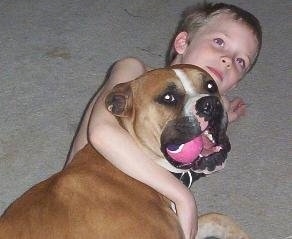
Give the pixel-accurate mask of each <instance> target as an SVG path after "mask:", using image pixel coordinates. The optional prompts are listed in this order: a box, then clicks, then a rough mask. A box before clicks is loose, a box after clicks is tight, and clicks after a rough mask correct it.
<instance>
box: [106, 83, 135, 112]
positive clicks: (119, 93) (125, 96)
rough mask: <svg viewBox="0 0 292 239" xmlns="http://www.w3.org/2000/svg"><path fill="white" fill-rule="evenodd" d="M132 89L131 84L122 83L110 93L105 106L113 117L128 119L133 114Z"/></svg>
mask: <svg viewBox="0 0 292 239" xmlns="http://www.w3.org/2000/svg"><path fill="white" fill-rule="evenodd" d="M132 94H133V93H132V88H131V86H130V83H129V82H126V83H120V84H118V85H116V86H114V88H113V89H112V90H111V91H110V93H109V94H108V95H107V97H106V99H105V105H106V107H107V109H108V111H110V112H111V113H112V114H113V115H115V116H118V117H127V116H129V115H130V114H131V112H132V106H133V102H132V98H133V97H132Z"/></svg>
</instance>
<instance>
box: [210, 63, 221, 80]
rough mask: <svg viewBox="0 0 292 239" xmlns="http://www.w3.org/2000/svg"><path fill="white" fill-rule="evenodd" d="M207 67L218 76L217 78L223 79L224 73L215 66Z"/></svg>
mask: <svg viewBox="0 0 292 239" xmlns="http://www.w3.org/2000/svg"><path fill="white" fill-rule="evenodd" d="M207 68H208V69H209V71H210V72H211V73H212V74H213V75H215V76H216V78H218V79H219V80H220V81H223V74H222V73H221V72H220V71H218V70H216V69H215V68H213V67H211V66H207Z"/></svg>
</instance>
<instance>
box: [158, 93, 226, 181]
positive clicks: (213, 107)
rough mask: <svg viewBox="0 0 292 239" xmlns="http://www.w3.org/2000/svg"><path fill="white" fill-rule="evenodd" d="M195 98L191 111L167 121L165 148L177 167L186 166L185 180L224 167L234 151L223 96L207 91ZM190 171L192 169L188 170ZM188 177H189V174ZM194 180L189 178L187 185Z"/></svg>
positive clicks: (162, 148) (162, 139)
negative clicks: (228, 135) (227, 130)
mask: <svg viewBox="0 0 292 239" xmlns="http://www.w3.org/2000/svg"><path fill="white" fill-rule="evenodd" d="M195 98H196V99H195V100H193V101H192V100H191V102H192V103H189V104H188V105H192V107H190V106H188V107H187V108H188V109H187V110H186V109H185V111H187V112H185V113H186V114H187V115H185V116H183V117H180V118H177V119H175V120H172V121H170V122H168V123H167V125H166V127H165V129H164V131H163V133H162V135H161V150H162V152H163V153H164V156H165V158H166V159H167V160H168V161H169V163H171V164H172V165H173V166H174V167H176V168H178V169H182V170H184V171H182V173H183V175H176V176H178V177H183V178H182V179H181V180H182V181H191V183H192V181H193V180H194V179H198V178H199V177H200V176H203V175H205V174H210V173H212V172H214V171H217V170H219V168H220V169H221V168H222V167H224V161H225V159H226V158H227V153H228V152H229V151H230V143H229V139H228V137H227V135H226V127H227V116H226V113H225V111H224V109H223V105H222V104H221V101H220V99H219V97H217V96H213V95H205V96H203V97H200V98H199V97H195ZM186 171H189V172H186ZM186 177H187V178H186ZM191 183H189V182H185V184H186V185H187V186H190V185H191Z"/></svg>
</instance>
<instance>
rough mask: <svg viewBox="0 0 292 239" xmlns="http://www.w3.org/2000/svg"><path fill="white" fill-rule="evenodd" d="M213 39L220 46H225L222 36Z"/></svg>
mask: <svg viewBox="0 0 292 239" xmlns="http://www.w3.org/2000/svg"><path fill="white" fill-rule="evenodd" d="M213 41H214V42H215V43H216V44H217V45H219V46H224V41H223V39H221V38H215V39H214V40H213Z"/></svg>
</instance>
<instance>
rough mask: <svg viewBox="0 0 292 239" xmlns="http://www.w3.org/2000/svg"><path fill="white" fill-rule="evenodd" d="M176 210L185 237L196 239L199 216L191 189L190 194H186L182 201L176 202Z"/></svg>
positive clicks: (186, 238)
mask: <svg viewBox="0 0 292 239" xmlns="http://www.w3.org/2000/svg"><path fill="white" fill-rule="evenodd" d="M176 211H177V216H178V219H179V222H180V224H181V227H182V229H183V232H184V235H185V239H195V236H196V234H197V230H198V217H197V206H196V201H195V198H194V196H193V194H192V193H191V191H189V195H185V197H184V200H183V201H182V202H181V203H177V204H176Z"/></svg>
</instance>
